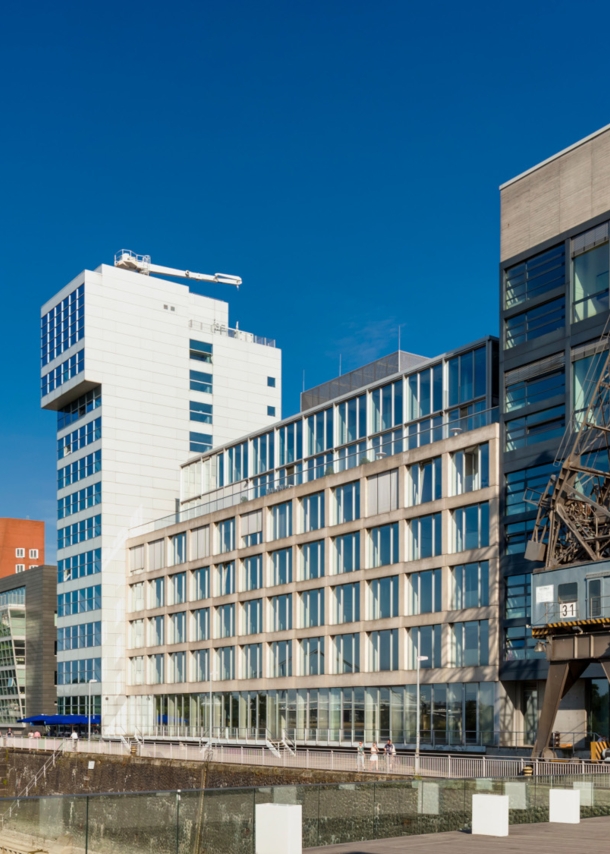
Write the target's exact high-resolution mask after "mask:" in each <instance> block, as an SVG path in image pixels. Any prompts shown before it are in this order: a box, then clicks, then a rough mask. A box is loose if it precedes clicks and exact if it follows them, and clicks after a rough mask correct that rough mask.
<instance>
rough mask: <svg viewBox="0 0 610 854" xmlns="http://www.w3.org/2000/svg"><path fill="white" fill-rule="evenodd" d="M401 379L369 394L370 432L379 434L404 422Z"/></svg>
mask: <svg viewBox="0 0 610 854" xmlns="http://www.w3.org/2000/svg"><path fill="white" fill-rule="evenodd" d="M402 382H403V381H402V379H400V380H398V381H397V382H395V383H390V385H385V386H383V387H382V388H376V389H373V391H372V392H371V404H372V410H373V411H372V421H373V423H372V432H373V433H381V432H382V431H383V430H388V429H389V428H390V427H396V426H397V425H398V424H402V423H403V421H404V416H403V404H402Z"/></svg>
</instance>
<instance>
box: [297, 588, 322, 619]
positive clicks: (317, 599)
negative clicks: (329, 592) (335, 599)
mask: <svg viewBox="0 0 610 854" xmlns="http://www.w3.org/2000/svg"><path fill="white" fill-rule="evenodd" d="M301 609H302V610H301V615H302V627H303V628H304V629H308V628H312V627H313V626H323V625H324V588H323V587H321V588H318V589H317V590H304V591H303V593H301Z"/></svg>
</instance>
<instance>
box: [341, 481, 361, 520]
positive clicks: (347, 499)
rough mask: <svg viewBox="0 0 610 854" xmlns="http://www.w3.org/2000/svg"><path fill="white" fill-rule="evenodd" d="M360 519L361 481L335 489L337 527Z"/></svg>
mask: <svg viewBox="0 0 610 854" xmlns="http://www.w3.org/2000/svg"><path fill="white" fill-rule="evenodd" d="M359 518H360V481H359V480H356V481H354V482H353V483H345V484H344V485H343V486H338V487H337V488H336V489H335V520H336V524H337V525H341V524H342V523H343V522H354V521H355V520H356V519H359Z"/></svg>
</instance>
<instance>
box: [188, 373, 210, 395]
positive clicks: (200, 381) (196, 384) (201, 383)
mask: <svg viewBox="0 0 610 854" xmlns="http://www.w3.org/2000/svg"><path fill="white" fill-rule="evenodd" d="M189 378H190V388H191V390H192V391H204V392H205V393H206V394H212V374H204V373H202V372H201V371H189Z"/></svg>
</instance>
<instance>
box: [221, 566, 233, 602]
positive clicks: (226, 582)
mask: <svg viewBox="0 0 610 854" xmlns="http://www.w3.org/2000/svg"><path fill="white" fill-rule="evenodd" d="M229 593H235V564H234V563H233V561H231V562H230V563H221V564H219V566H218V595H219V596H227V595H228V594H229Z"/></svg>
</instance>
